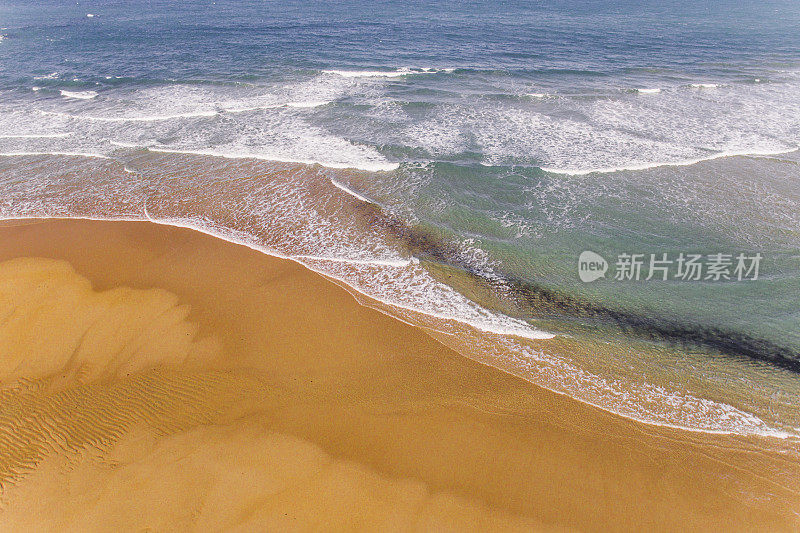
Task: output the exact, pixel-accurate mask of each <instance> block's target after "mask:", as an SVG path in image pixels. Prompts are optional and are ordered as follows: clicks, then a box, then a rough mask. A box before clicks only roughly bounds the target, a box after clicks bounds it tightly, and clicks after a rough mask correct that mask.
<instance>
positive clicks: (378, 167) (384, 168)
mask: <svg viewBox="0 0 800 533" xmlns="http://www.w3.org/2000/svg"><path fill="white" fill-rule="evenodd" d="M143 148H147V149H148V150H150V151H151V152H164V153H172V154H188V155H208V156H213V157H224V158H226V159H260V160H263V161H277V162H279V163H299V164H303V165H321V166H323V167H328V168H355V169H359V170H367V171H372V172H389V171H392V170H396V169H397V168H398V167H399V166H400V164H399V163H390V162H386V161H374V162H370V161H354V162H352V163H350V162H338V161H325V160H315V159H303V158H294V157H286V156H283V155H281V154H277V153H268V152H248V151H226V150H217V149H207V150H186V149H180V148H164V147H156V146H147V147H143Z"/></svg>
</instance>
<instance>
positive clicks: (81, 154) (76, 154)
mask: <svg viewBox="0 0 800 533" xmlns="http://www.w3.org/2000/svg"><path fill="white" fill-rule="evenodd" d="M39 155H44V156H48V155H64V156H70V157H92V158H96V159H109V157H108V156H106V155H103V154H93V153H88V152H59V151H52V152H26V151H18V152H0V156H3V157H24V156H39Z"/></svg>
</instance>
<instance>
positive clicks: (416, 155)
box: [0, 1, 800, 432]
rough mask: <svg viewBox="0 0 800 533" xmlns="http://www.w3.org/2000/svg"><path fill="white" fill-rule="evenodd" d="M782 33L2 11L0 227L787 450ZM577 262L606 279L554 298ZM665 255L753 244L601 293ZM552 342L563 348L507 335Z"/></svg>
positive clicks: (794, 248) (772, 18)
mask: <svg viewBox="0 0 800 533" xmlns="http://www.w3.org/2000/svg"><path fill="white" fill-rule="evenodd" d="M89 15H91V16H89ZM798 23H800V8H798V5H797V3H796V2H777V1H770V2H766V3H760V4H758V5H741V3H739V2H718V3H715V4H714V5H713V6H712V5H706V4H702V3H688V2H605V1H601V2H548V1H544V2H536V3H530V2H504V3H503V4H501V5H498V4H497V3H494V2H477V3H471V4H470V5H469V6H462V5H458V6H456V5H454V4H448V3H433V2H413V3H407V2H404V3H402V4H401V3H399V2H378V3H375V2H371V3H363V2H314V3H310V2H288V3H287V2H280V3H277V2H245V1H236V2H226V3H224V5H223V4H222V3H220V5H216V4H213V3H211V4H209V3H201V2H181V3H180V4H178V3H176V2H168V1H162V2H109V1H99V2H88V3H78V4H75V3H71V2H54V1H49V2H43V3H37V4H36V5H33V4H30V3H27V2H13V1H12V2H5V3H4V4H2V5H0V36H2V39H1V40H0V172H2V179H0V187H2V188H1V189H0V193H2V194H0V209H1V210H2V211H1V212H2V214H3V216H5V217H13V216H42V215H61V216H78V215H80V216H96V217H107V216H125V217H134V218H137V217H138V218H142V217H148V216H149V217H152V218H159V219H161V220H164V219H169V220H173V221H177V222H176V223H182V224H191V225H193V226H195V227H201V228H205V229H210V230H213V231H215V232H217V233H219V234H223V235H225V236H227V237H229V238H235V239H243V240H245V241H247V242H250V243H252V244H254V245H256V246H260V247H263V248H264V249H266V250H268V251H271V252H274V253H280V254H283V255H288V256H292V257H295V258H298V260H302V261H304V262H305V263H306V264H309V265H310V266H312V267H313V268H315V269H318V270H321V271H324V272H326V273H328V274H330V275H334V276H335V277H338V278H340V279H342V280H344V281H345V282H346V283H348V284H349V285H351V286H353V287H355V288H356V289H357V290H359V291H361V292H364V293H366V294H369V295H371V296H373V297H376V298H378V299H379V300H381V301H383V302H384V303H386V304H387V305H393V306H395V307H396V308H397V309H400V310H402V312H404V313H405V312H421V313H422V314H424V315H425V316H428V317H433V318H435V319H436V320H441V321H455V322H459V323H466V324H471V325H472V326H474V327H477V328H478V331H482V332H484V333H485V334H486V335H489V336H491V335H494V334H501V335H500V337H501V338H499V339H495V340H496V341H497V342H495V343H493V344H492V347H485V346H484V347H481V350H483V352H482V353H494V352H493V350H495V349H497V354H496V357H497V358H498V361H501V362H498V363H497V364H498V365H499V366H504V365H505V366H508V367H511V369H512V370H513V371H515V372H518V373H526V372H527V374H526V376H527V377H528V378H529V379H532V380H534V381H536V380H537V379H539V380H541V382H542V383H543V384H544V385H545V386H548V387H551V388H557V389H558V388H559V387H561V388H563V389H565V390H567V392H568V393H569V394H572V395H575V396H576V397H581V398H583V399H585V400H587V401H592V402H593V403H597V404H600V405H602V406H604V407H608V408H611V409H613V410H616V411H618V412H622V413H623V414H630V415H631V416H637V417H639V418H642V419H645V420H649V421H655V422H664V423H675V424H678V425H685V426H692V425H693V424H694V427H701V428H703V429H720V430H725V429H726V428H727V429H731V428H734V429H736V428H739V429H741V427H744V426H742V425H741V424H744V425H745V426H746V425H747V424H750V426H747V427H755V428H758V429H759V431H761V430H762V429H763V426H762V425H761V424H762V422H763V424H765V425H767V426H770V427H772V428H775V427H777V428H780V430H781V431H790V432H791V431H794V429H795V428H796V427H797V426H800V421H798V420H796V419H795V418H796V412H797V410H796V406H795V405H794V404H793V403H792V402H793V400H792V397H793V395H794V394H795V392H796V390H795V389H796V387H797V378H796V372H797V371H798V370H800V356H799V355H798V354H800V333H798V332H799V331H800V314H799V313H798V310H797V301H798V299H799V298H800V234H799V233H798V229H797V228H798V227H800V187H798V182H799V181H800V172H799V171H798V168H800V167H798V163H800V156H798V152H797V148H798V143H799V142H800V37H799V36H798V33H797V32H796V31H795V29H796V27H797V26H798ZM295 164H300V165H301V166H300V167H298V166H296V165H295ZM303 165H304V166H303ZM585 250H591V251H594V252H596V253H598V254H600V255H601V256H603V257H604V258H605V259H606V260H607V261H608V263H609V264H610V268H611V270H609V272H608V275H607V276H606V278H604V279H599V280H597V281H594V282H592V283H583V282H581V281H580V279H579V277H578V265H577V262H578V256H579V255H580V253H581V252H583V251H585ZM681 253H683V254H698V255H701V256H703V258H704V260H705V261H707V260H708V256H709V255H712V254H719V253H722V254H729V255H731V256H732V257H736V256H737V255H739V254H744V255H745V256H747V257H752V256H754V255H755V254H760V255H761V257H762V260H761V262H760V270H759V277H758V279H757V280H744V281H741V282H740V281H737V280H727V281H726V280H720V281H713V280H706V279H701V280H696V281H684V280H680V279H676V277H675V274H676V268H677V265H675V264H673V265H672V270H671V271H670V272H669V278H670V279H668V280H667V281H659V280H650V281H644V280H639V281H636V280H627V281H619V280H614V279H613V273H614V263H615V262H616V260H617V258H618V257H619V256H620V255H621V254H642V255H643V257H644V258H645V259H644V260H645V261H647V260H648V259H649V257H650V255H651V254H654V255H656V256H658V257H661V256H662V254H667V255H668V257H669V258H672V259H676V258H677V257H678V256H679V255H680V254H681ZM646 266H647V265H646V264H645V267H646ZM731 271H732V268H731ZM644 272H645V274H644V275H643V276H642V277H645V276H646V268H645V270H644ZM463 276H466V277H465V278H464V279H461V278H462V277H463ZM457 279H458V280H460V281H456V280H457ZM442 282H443V283H442ZM451 286H454V287H457V289H458V290H457V291H454V290H453V289H452V288H451ZM478 304H479V305H478ZM543 332H547V333H548V335H545V334H544V333H543ZM508 334H513V335H512V336H511V337H507V335H508ZM504 335H506V336H504ZM550 335H556V337H555V338H556V340H558V339H562V340H563V339H573V340H575V341H576V342H578V343H579V344H580V346H581V347H583V348H581V349H577V348H574V347H572V348H569V349H568V352H569V353H567V354H566V355H565V354H564V353H563V352H564V350H565V348H563V346H562V347H561V348H560V350H561V355H563V356H564V357H566V359H564V360H562V359H559V358H558V357H561V356H557V355H555V352H558V351H559V350H555V349H552V350H551V349H549V348H543V347H542V346H541V345H539V344H536V345H535V346H534V347H533V348H531V347H529V346H527V345H526V346H523V347H520V346H518V345H517V344H515V343H516V342H517V341H518V339H519V338H522V339H528V340H537V339H538V338H539V337H543V336H550ZM487 338H488V337H487ZM515 339H516V340H515ZM525 342H527V341H525ZM559 342H560V341H559ZM509 343H510V344H509ZM609 345H611V346H612V348H611V349H607V348H608V346H609ZM497 346H502V349H500V348H497ZM531 350H532V351H531ZM541 350H544V352H545V355H546V357H545V356H543V355H542V352H541ZM549 352H553V353H549ZM584 352H585V353H584ZM651 352H653V353H655V354H656V355H653V353H651ZM600 353H602V355H597V354H600ZM592 354H595V355H592ZM492 357H494V355H493V356H492ZM542 357H545V359H547V358H548V357H549V358H551V359H547V361H546V363H544V362H542V361H540V360H539V359H537V358H542ZM552 358H555V359H552ZM534 362H535V363H534ZM537 364H541V365H545V366H547V365H550V366H547V369H548V370H547V371H545V370H542V368H539V367H537V366H536V365H537ZM583 371H585V372H588V374H587V376H585V378H584V377H581V378H580V379H577V378H576V377H575V376H579V375H580V376H582V374H581V372H583ZM589 374H590V375H589ZM543 376H546V379H545V377H543ZM615 380H617V381H615ZM589 382H591V383H592V385H591V386H589V385H587V383H589ZM612 382H613V383H614V385H613V386H612V385H608V383H612ZM569 383H571V385H570V384H569ZM601 384H603V385H601ZM606 385H608V386H606ZM593 387H594V388H593ZM603 387H606V388H605V389H604V388H603ZM648 387H651V388H648ZM653 387H655V388H658V391H657V392H658V394H656V392H654V391H655V390H656V389H654V388H653ZM590 390H591V392H587V391H590ZM645 390H646V392H642V391H645ZM610 391H611V392H610ZM636 391H638V392H636ZM637 394H638V396H637ZM674 394H689V395H691V396H692V398H695V399H697V398H699V399H700V400H697V401H695V400H691V401H689V400H687V401H686V402H684V403H681V402H682V401H683V400H681V401H677V400H676V401H674V402H673V403H674V404H675V405H677V407H675V406H673V407H665V405H668V404H669V405H671V404H670V402H672V400H667V399H669V398H673V396H672V395H674ZM581 395H583V396H581ZM625 395H627V396H625ZM648 395H650V396H648ZM659 395H660V396H659ZM645 396H646V397H648V398H650V399H649V400H647V401H645V400H643V398H644V397H645ZM657 396H658V397H659V398H661V399H660V400H654V399H653V398H656V397H657ZM701 400H702V401H706V400H707V401H709V402H717V403H719V404H720V405H728V406H732V408H736V409H739V410H740V411H741V412H743V413H747V416H750V415H753V416H755V417H756V418H757V419H758V421H753V420H750V419H746V417H745V418H739V419H737V422H736V424H740V425H736V424H733V425H731V424H728V422H727V421H726V420H725V419H724V417H723V419H722V420H720V418H719V416H720V415H719V412H722V411H715V410H714V409H716V408H714V409H711V408H709V410H708V413H710V414H708V416H707V417H706V418H705V419H703V420H702V421H698V419H696V417H695V418H692V416H690V415H687V412H689V411H691V410H692V409H696V410H699V411H703V409H705V407H703V406H702V405H701V403H702V402H701ZM658 402H661V403H660V404H659V406H657V407H653V406H652V405H650V404H651V403H658ZM698 402H700V403H698ZM703 405H705V404H703ZM698 406H699V407H698ZM670 409H671V410H670ZM723 411H724V410H723ZM793 413H794V414H793ZM737 416H738V415H737ZM742 416H744V415H742ZM715 417H716V418H715ZM726 424H728V425H726Z"/></svg>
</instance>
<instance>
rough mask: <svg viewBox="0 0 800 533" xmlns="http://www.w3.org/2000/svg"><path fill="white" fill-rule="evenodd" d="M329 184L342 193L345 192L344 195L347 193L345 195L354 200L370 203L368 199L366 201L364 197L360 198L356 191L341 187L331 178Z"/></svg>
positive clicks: (341, 185)
mask: <svg viewBox="0 0 800 533" xmlns="http://www.w3.org/2000/svg"><path fill="white" fill-rule="evenodd" d="M331 183H332V184H333V185H334V186H335V187H336V188H337V189H341V190H342V191H344V192H346V193H347V194H349V195H350V196H353V197H354V198H356V199H358V200H361V201H362V202H367V203H371V202H370V201H369V199H368V198H365V197H364V196H361V195H360V194H358V193H357V192H356V191H354V190H353V189H351V188H349V187H347V186H346V185H343V184H341V183H339V182H338V181H336V180H335V179H333V178H331Z"/></svg>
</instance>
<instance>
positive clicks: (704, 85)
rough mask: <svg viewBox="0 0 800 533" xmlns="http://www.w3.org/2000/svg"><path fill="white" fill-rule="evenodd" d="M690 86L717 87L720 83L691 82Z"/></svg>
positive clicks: (700, 87)
mask: <svg viewBox="0 0 800 533" xmlns="http://www.w3.org/2000/svg"><path fill="white" fill-rule="evenodd" d="M689 87H692V88H693V89H716V88H717V87H719V85H718V84H716V83H691V84H689Z"/></svg>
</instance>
